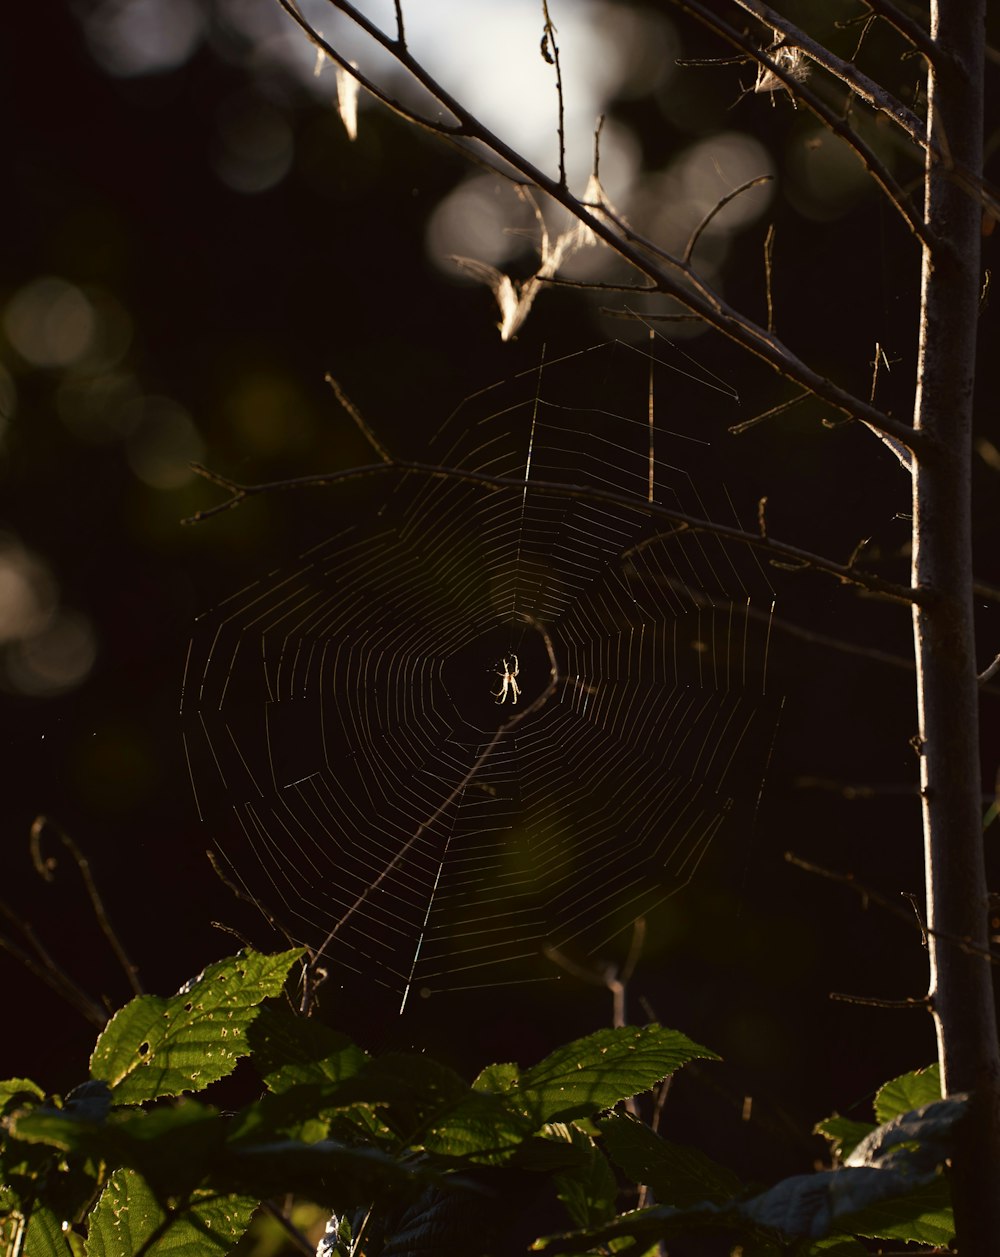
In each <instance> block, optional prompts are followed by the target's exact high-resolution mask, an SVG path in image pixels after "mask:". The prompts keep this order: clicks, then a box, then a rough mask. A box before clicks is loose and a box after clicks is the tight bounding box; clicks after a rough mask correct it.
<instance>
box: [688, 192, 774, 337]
mask: <svg viewBox="0 0 1000 1257" xmlns="http://www.w3.org/2000/svg"><path fill="white" fill-rule="evenodd" d="M773 179H774V175H757V176H756V178H754V179H748V180H747V181H746V183H741V184H740V186H739V187H738V188H734V189H733V190H732V192H727V193H726V195H725V196H723V197H720V198H719V200H717V201H716V202H715V204H714V205H713V206H712V208H711V209H710V210H709V211H708V213H707V214H706V215H705V217H704V218H703V219H702V220H701V222H700V223H699V224H698V226H697V227H695V229H694V231H692V232H691V235H690V237H689V238H688V242H687V245H686V247H685V249H684V258H683V262H684V265H685V266H690V264H691V255H692V254H693V253H694V249H695V245H696V244H697V243H698V240H699V239H700V237H701V234H702V232H703V231H704V230H705V228H706V227H707V226H708V224H709V223H710V222H711V221H712V219H713V218H714V217H715V216H716V214H718V212H719V211H720V210H722V209H725V207H726V206H727V205H728V204H729V202H730V201H734V200H735V199H736V198H737V197H738V196H740V195H741V194H742V193H744V192H747V191H749V189H750V188H756V187H757V186H758V185H759V184H761V183H771V182H772V181H773ZM769 304H770V303H769ZM767 330H768V331H769V332H773V331H774V328H773V327H771V325H770V323H768V328H767Z"/></svg>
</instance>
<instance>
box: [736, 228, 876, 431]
mask: <svg viewBox="0 0 1000 1257" xmlns="http://www.w3.org/2000/svg"><path fill="white" fill-rule="evenodd" d="M773 256H774V223H771V224H770V225H769V226H768V229H767V235H766V236H765V237H764V293H765V295H766V297H767V330H768V331H769V332H770V333H771V334H772V335H773V333H774V294H773V292H772V289H771V279H772V275H773V270H772V261H773ZM873 400H874V399H873ZM791 404H792V403H789V405H791ZM729 431H730V432H732V431H733V429H732V428H730V429H729Z"/></svg>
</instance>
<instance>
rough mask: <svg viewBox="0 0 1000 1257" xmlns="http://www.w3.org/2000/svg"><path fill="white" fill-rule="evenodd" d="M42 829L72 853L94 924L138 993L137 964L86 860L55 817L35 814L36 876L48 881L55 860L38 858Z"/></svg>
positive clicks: (54, 865)
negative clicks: (119, 931) (56, 821)
mask: <svg viewBox="0 0 1000 1257" xmlns="http://www.w3.org/2000/svg"><path fill="white" fill-rule="evenodd" d="M46 829H52V830H54V831H55V833H56V835H57V836H58V838H59V841H60V842H61V843H62V844H63V846H64V847H65V848H66V850H67V851H68V852H69V853H70V855H71V856H72V857H73V861H74V863H75V864H76V867H77V869H78V870H79V873H80V877H81V878H82V880H83V885H84V888H85V889H86V891H87V898H88V899H89V900H90V907H91V909H92V911H93V913H94V916H95V918H96V919H97V924H98V925H99V926H100V928H101V933H102V934H103V935H104V937H105V938H106V939H107V940H108V943H109V944H110V946H111V950H112V951H113V952H114V953H115V956H116V957H117V958H118V963H119V964H120V965H121V967H122V969H123V970H124V971H125V977H126V978H127V979H128V984H129V986H130V987H131V988H132V993H133V994H134V995H142V994H143V988H142V983H141V982H140V981H139V968H138V966H137V965H136V964H135V963H134V962H133V961H132V959H131V958H130V957H129V954H128V952H126V950H125V948H124V946H123V945H122V941H121V939H120V938H119V937H118V935H117V933H116V932H115V928H114V926H113V925H112V924H111V919H110V917H109V916H108V912H107V909H106V908H105V906H104V900H103V899H102V898H101V893H100V891H99V890H98V889H97V883H96V882H95V881H94V876H93V874H92V873H91V871H90V861H89V860H88V859H87V857H86V856H85V855H84V854H83V852H82V851H81V850H80V848H79V847H78V846H77V845H76V843H75V842H74V840H73V839H72V838H71V837H70V835H69V834H67V833H66V831H65V830H64V829H63V828H62V826H61V825H57V824H56V823H55V821H53V820H50V819H49V817H47V816H36V817H35V819H34V821H32V824H31V840H30V841H31V859H32V863H33V864H34V866H35V869H36V870H37V872H38V874H39V876H40V877H41V878H43V880H45V881H46V882H51V881H52V878H53V873H54V870H55V867H56V861H55V858H54V857H53V856H49V857H48V859H43V858H42V834H43V833H44V832H45V830H46Z"/></svg>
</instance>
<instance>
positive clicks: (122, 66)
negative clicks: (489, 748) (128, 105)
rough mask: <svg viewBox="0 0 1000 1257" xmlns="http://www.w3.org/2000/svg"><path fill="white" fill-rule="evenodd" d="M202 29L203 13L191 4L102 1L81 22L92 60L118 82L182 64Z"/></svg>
mask: <svg viewBox="0 0 1000 1257" xmlns="http://www.w3.org/2000/svg"><path fill="white" fill-rule="evenodd" d="M204 28H205V13H204V10H203V9H202V7H201V6H200V5H198V4H196V3H195V0H103V3H100V4H98V5H97V6H96V7H95V8H94V9H93V10H92V11H91V12H90V13H88V14H87V15H86V17H85V18H84V32H85V34H86V37H87V44H88V46H89V47H90V51H91V54H92V56H93V57H94V60H95V61H96V62H97V63H98V65H100V66H101V68H102V69H104V70H106V71H107V72H108V73H109V74H113V75H115V76H116V77H118V78H134V77H136V76H138V75H142V74H160V73H163V72H164V71H166V70H173V69H175V68H176V67H177V66H179V65H183V64H184V62H185V61H187V60H188V59H189V58H190V57H191V55H192V53H193V52H194V51H195V49H196V48H197V47H198V44H199V43H200V42H201V37H202V34H203V32H204Z"/></svg>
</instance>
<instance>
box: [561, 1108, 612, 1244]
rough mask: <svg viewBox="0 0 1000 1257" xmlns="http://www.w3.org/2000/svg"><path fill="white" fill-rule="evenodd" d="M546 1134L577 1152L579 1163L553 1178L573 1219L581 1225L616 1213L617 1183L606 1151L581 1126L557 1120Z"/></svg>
mask: <svg viewBox="0 0 1000 1257" xmlns="http://www.w3.org/2000/svg"><path fill="white" fill-rule="evenodd" d="M543 1134H544V1137H545V1139H546V1140H551V1141H553V1142H564V1143H566V1144H568V1145H569V1146H570V1147H571V1148H572V1149H573V1150H574V1151H575V1152H576V1153H577V1156H578V1161H577V1164H576V1165H574V1166H573V1167H571V1168H569V1169H565V1170H560V1171H559V1172H558V1173H557V1174H556V1175H555V1176H554V1179H553V1182H554V1184H555V1189H556V1195H557V1196H558V1197H559V1200H560V1201H561V1202H562V1205H563V1207H564V1208H565V1210H566V1212H567V1213H568V1214H569V1216H570V1220H571V1221H572V1222H573V1223H574V1224H575V1225H576V1226H579V1227H587V1226H599V1225H600V1224H601V1223H602V1222H608V1221H610V1219H611V1218H613V1217H614V1216H615V1213H616V1209H615V1203H616V1200H617V1197H618V1184H617V1182H616V1181H615V1176H614V1174H613V1172H612V1170H611V1166H610V1165H609V1164H608V1159H607V1157H605V1155H604V1153H603V1152H601V1150H600V1149H599V1148H598V1147H597V1145H596V1144H595V1143H594V1141H593V1139H591V1137H590V1136H589V1135H588V1134H586V1133H585V1132H584V1131H582V1130H580V1128H579V1127H578V1126H573V1125H566V1123H565V1122H556V1123H553V1124H552V1125H549V1126H546V1127H545V1128H544V1131H543Z"/></svg>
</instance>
